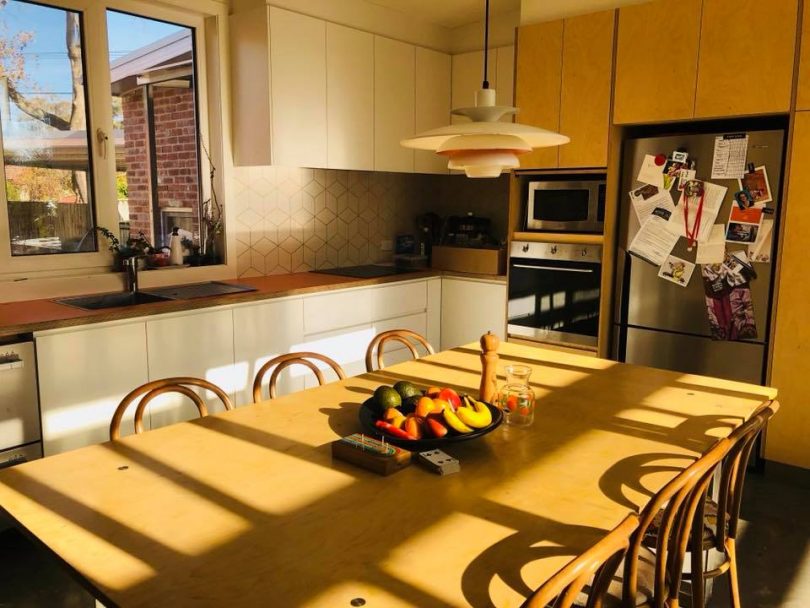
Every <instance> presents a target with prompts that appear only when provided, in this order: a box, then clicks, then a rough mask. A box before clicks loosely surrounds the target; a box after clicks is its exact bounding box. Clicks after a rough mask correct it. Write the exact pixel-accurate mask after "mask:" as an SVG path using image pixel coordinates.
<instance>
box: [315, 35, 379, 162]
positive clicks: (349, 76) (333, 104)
mask: <svg viewBox="0 0 810 608" xmlns="http://www.w3.org/2000/svg"><path fill="white" fill-rule="evenodd" d="M326 82H327V85H326V98H327V121H326V124H327V138H326V145H327V149H328V165H329V168H331V169H356V170H359V171H372V170H373V169H374V122H373V116H374V36H373V35H372V34H368V33H366V32H361V31H360V30H355V29H352V28H348V27H344V26H342V25H336V24H334V23H327V24H326Z"/></svg>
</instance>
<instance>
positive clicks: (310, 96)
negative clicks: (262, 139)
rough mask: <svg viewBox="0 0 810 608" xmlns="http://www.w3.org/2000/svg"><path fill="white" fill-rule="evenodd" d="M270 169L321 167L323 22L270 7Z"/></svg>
mask: <svg viewBox="0 0 810 608" xmlns="http://www.w3.org/2000/svg"><path fill="white" fill-rule="evenodd" d="M269 19H270V65H271V66H272V69H271V71H270V94H271V100H272V116H273V141H272V145H273V164H274V165H282V166H287V167H327V144H326V142H327V139H326V138H327V128H326V115H327V112H326V22H325V21H321V20H320V19H315V18H313V17H308V16H306V15H301V14H299V13H294V12H291V11H286V10H283V9H279V8H275V7H270V9H269Z"/></svg>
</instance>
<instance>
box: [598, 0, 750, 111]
mask: <svg viewBox="0 0 810 608" xmlns="http://www.w3.org/2000/svg"><path fill="white" fill-rule="evenodd" d="M701 3H702V0H654V1H653V2H646V3H643V4H638V5H633V6H626V7H623V8H621V9H619V34H618V41H617V45H616V84H615V87H616V93H615V96H614V101H613V122H614V123H616V124H638V123H648V122H657V121H668V120H683V119H686V118H692V116H693V115H694V110H695V88H696V86H697V65H698V47H699V44H700V39H701V36H700V11H701ZM727 35H728V34H727V33H724V34H721V35H720V38H721V40H718V42H725V41H726V39H727ZM749 42H750V41H749ZM755 46H756V45H755ZM736 76H737V77H739V76H740V75H739V73H737V74H736Z"/></svg>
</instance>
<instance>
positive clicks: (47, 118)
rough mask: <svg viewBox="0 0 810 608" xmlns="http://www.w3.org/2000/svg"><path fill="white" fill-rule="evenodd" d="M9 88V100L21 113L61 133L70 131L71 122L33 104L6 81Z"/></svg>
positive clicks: (12, 84)
mask: <svg viewBox="0 0 810 608" xmlns="http://www.w3.org/2000/svg"><path fill="white" fill-rule="evenodd" d="M6 83H7V87H8V98H9V99H10V100H11V101H12V102H14V105H16V106H17V107H18V108H20V110H21V111H23V112H25V113H26V114H28V116H30V117H31V118H34V119H36V120H39V121H41V122H44V123H45V124H46V125H50V126H51V127H53V128H55V129H59V130H60V131H70V122H68V121H67V120H65V119H64V118H62V117H60V116H57V115H56V114H53V113H52V112H48V111H47V110H45V109H44V108H42V107H41V106H39V105H37V104H34V103H31V102H30V101H29V100H28V99H26V98H25V96H24V95H23V94H22V93H20V92H19V91H18V90H17V88H16V87H15V86H14V83H13V82H11V81H10V80H8V81H6Z"/></svg>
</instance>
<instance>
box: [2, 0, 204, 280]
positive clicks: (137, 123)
mask: <svg viewBox="0 0 810 608" xmlns="http://www.w3.org/2000/svg"><path fill="white" fill-rule="evenodd" d="M192 5H193V3H190V6H192ZM105 32H106V35H103V34H104V33H105ZM203 34H204V19H203V18H202V17H199V16H197V15H194V14H190V13H186V12H184V11H181V10H177V9H173V8H168V7H164V6H160V7H158V6H152V5H150V4H146V3H140V2H132V1H130V0H110V1H109V2H98V1H96V0H48V2H47V3H41V2H33V1H31V0H5V1H3V0H0V142H2V149H3V158H2V166H0V170H1V173H0V177H2V180H3V184H4V187H3V188H2V189H0V191H2V194H0V197H2V199H0V203H2V204H1V205H0V276H5V277H7V278H8V277H9V275H12V276H17V275H22V276H28V275H29V274H31V273H32V272H33V273H37V274H39V273H44V274H49V273H53V272H54V271H64V270H70V269H75V270H79V269H81V270H87V269H90V268H95V269H98V270H103V269H106V268H109V267H110V265H111V262H110V254H109V252H108V251H107V245H108V243H107V242H106V241H105V239H104V238H103V237H102V236H101V234H100V233H99V232H98V230H97V229H98V228H100V227H104V228H107V229H109V230H110V231H111V232H112V233H113V234H115V235H116V236H117V237H118V238H119V239H120V240H121V241H122V242H124V241H126V239H127V238H128V237H130V236H132V237H136V236H138V235H139V234H140V233H143V236H144V237H145V238H146V239H147V240H148V241H149V242H150V243H151V244H153V245H154V246H155V247H160V246H162V245H167V244H168V235H169V234H170V233H171V230H172V227H173V226H178V227H179V228H180V230H181V234H182V235H183V236H186V237H188V238H189V239H190V240H193V241H196V242H197V243H199V241H200V232H201V231H200V222H201V203H202V201H203V200H204V199H205V198H206V192H207V190H208V188H207V187H206V186H207V183H206V182H207V180H202V179H201V175H204V174H205V173H203V171H205V172H207V171H208V166H207V162H206V157H205V155H204V154H203V153H202V150H201V147H200V146H201V137H202V138H203V141H205V140H204V138H205V134H206V133H207V129H206V128H205V120H203V118H204V116H205V110H206V104H205V100H204V99H201V98H199V96H198V91H199V90H202V91H205V90H206V89H205V72H204V69H203V65H204V61H203V59H204V57H201V56H200V55H201V52H198V50H197V49H204V48H205V46H204V38H203ZM201 134H202V135H201ZM67 254H69V255H67Z"/></svg>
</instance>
